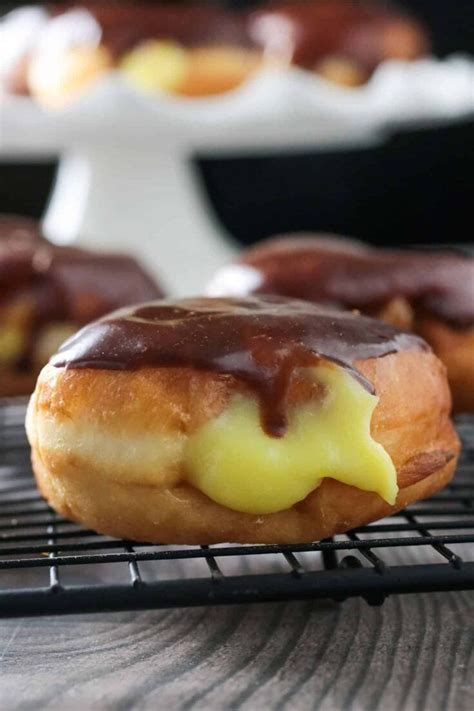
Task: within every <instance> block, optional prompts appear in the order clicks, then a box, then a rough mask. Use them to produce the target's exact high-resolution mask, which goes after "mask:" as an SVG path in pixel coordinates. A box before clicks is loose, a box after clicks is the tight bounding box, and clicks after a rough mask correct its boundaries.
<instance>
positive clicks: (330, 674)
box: [0, 592, 474, 711]
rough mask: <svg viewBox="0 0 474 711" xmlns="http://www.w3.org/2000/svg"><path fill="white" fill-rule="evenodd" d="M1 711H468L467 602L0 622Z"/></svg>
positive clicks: (472, 650) (433, 599)
mask: <svg viewBox="0 0 474 711" xmlns="http://www.w3.org/2000/svg"><path fill="white" fill-rule="evenodd" d="M0 660H1V661H0V666H1V677H0V708H1V709H2V711H7V710H8V709H24V710H25V711H30V710H31V709H35V708H38V709H67V710H68V711H69V710H70V709H76V708H77V709H81V710H82V711H83V710H84V709H90V708H93V709H120V710H122V709H129V708H136V709H169V711H174V710H175V709H188V708H189V709H191V708H193V709H234V708H239V709H249V710H253V709H259V710H260V709H265V710H266V709H277V708H278V709H280V708H282V709H283V708H284V709H297V710H298V711H299V710H300V709H316V708H317V709H327V710H329V709H355V710H360V711H368V710H369V709H375V708H380V709H383V710H384V711H386V710H388V711H391V710H392V709H409V710H411V709H413V711H415V710H416V711H421V710H422V709H426V711H436V710H438V709H439V710H440V711H449V710H451V709H452V710H453V711H463V709H470V708H472V702H473V690H474V679H473V676H474V593H473V592H458V593H439V594H438V593H436V594H430V595H407V596H404V597H393V598H390V599H388V600H387V601H386V602H385V604H384V605H383V606H382V607H378V608H371V607H369V606H368V605H367V604H366V603H365V602H363V601H361V600H356V599H353V600H349V601H347V602H345V603H343V604H335V603H334V604H333V603H321V602H319V603H318V602H304V603H297V602H294V603H288V604H283V603H278V604H264V605H248V606H244V607H239V606H235V607H230V606H229V607H220V608H193V609H184V610H183V609H181V610H164V611H150V612H126V613H114V614H98V615H85V616H80V615H76V616H71V617H49V618H42V619H40V618H28V619H11V620H0Z"/></svg>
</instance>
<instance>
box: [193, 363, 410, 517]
mask: <svg viewBox="0 0 474 711" xmlns="http://www.w3.org/2000/svg"><path fill="white" fill-rule="evenodd" d="M314 374H315V377H316V379H317V381H318V382H320V383H322V384H323V386H324V395H323V397H322V398H321V399H317V400H313V401H310V402H308V403H304V404H300V405H295V406H294V408H293V409H290V411H289V413H288V429H287V432H286V434H285V435H284V436H283V437H280V438H275V437H270V436H269V435H268V434H266V433H265V432H264V431H263V429H262V427H261V425H260V418H259V410H258V404H257V402H256V401H255V400H254V399H252V398H251V397H246V396H243V395H237V396H235V398H234V399H233V401H232V402H231V405H230V406H229V408H228V409H227V410H225V411H224V412H223V413H221V414H220V415H219V416H218V417H217V418H215V419H213V420H210V421H209V422H207V423H206V424H205V425H203V426H202V427H201V428H200V429H199V430H197V431H196V432H195V433H194V434H193V435H192V436H191V437H190V438H189V440H188V441H187V444H186V446H185V450H184V462H185V464H184V468H185V472H186V474H185V475H186V478H187V479H189V481H190V482H191V483H192V484H193V485H194V486H195V487H196V488H197V489H199V490H200V491H202V492H203V493H204V494H206V495H207V496H209V498H211V499H212V500H213V501H216V502H217V503H219V504H223V505H224V506H227V507H228V508H231V509H234V510H236V511H242V512H244V513H252V514H268V513H275V512H276V511H282V510H284V509H288V508H290V507H291V506H293V505H294V504H296V503H298V502H299V501H302V500H303V499H305V498H306V496H308V494H309V493H311V491H313V490H314V489H316V488H317V487H318V486H319V484H320V483H321V481H322V480H323V479H324V478H325V477H331V478H333V479H336V480H338V481H340V482H343V483H345V484H349V485H351V486H355V487H357V488H359V489H363V490H364V491H373V492H376V493H377V494H379V495H380V496H381V497H382V498H383V499H385V501H387V503H389V504H394V503H395V499H396V496H397V492H398V487H397V473H396V470H395V467H394V465H393V462H392V460H391V458H390V456H389V455H388V453H387V452H386V451H385V449H384V448H383V447H382V445H381V444H379V443H377V442H375V440H374V439H373V438H372V437H371V434H370V422H371V418H372V413H373V411H374V409H375V407H376V405H377V403H378V397H377V396H375V395H372V394H370V393H369V392H368V391H367V390H366V389H365V388H364V387H363V386H362V385H361V384H360V383H359V382H358V381H357V380H356V379H355V378H354V377H352V376H351V375H350V374H349V373H348V372H347V371H345V370H344V369H342V368H339V367H337V366H334V365H332V364H329V365H325V366H320V367H318V368H315V369H314Z"/></svg>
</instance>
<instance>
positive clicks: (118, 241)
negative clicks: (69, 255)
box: [43, 146, 237, 296]
mask: <svg viewBox="0 0 474 711" xmlns="http://www.w3.org/2000/svg"><path fill="white" fill-rule="evenodd" d="M43 226H44V230H45V234H46V235H47V236H48V237H49V238H50V239H51V240H52V241H53V242H55V243H57V244H74V245H76V246H81V247H86V248H91V249H103V250H109V251H123V252H126V253H128V254H131V255H133V256H135V257H136V258H137V259H138V260H140V262H141V263H142V264H143V266H144V267H145V268H146V269H148V271H149V272H150V273H151V274H153V275H154V276H155V277H156V278H157V279H159V281H160V284H162V285H163V286H164V288H165V290H166V291H167V292H168V293H170V294H173V295H176V296H189V295H196V294H199V293H201V292H202V290H203V287H204V286H205V284H206V283H207V281H208V280H209V278H210V277H211V275H212V274H213V273H214V271H215V270H216V269H217V268H219V267H220V266H222V265H223V264H225V263H226V262H228V261H229V260H230V259H232V257H233V256H235V254H236V252H237V245H235V244H233V243H232V241H231V239H230V237H229V236H228V235H226V234H225V233H224V230H223V228H221V227H220V226H219V225H218V223H217V220H216V218H215V217H214V215H213V214H212V211H211V207H210V205H209V202H208V200H207V196H206V195H205V194H203V189H202V186H201V184H200V182H199V178H198V176H197V174H196V172H195V169H194V168H193V165H192V164H191V162H190V161H189V160H188V157H187V156H186V155H184V154H181V153H180V152H179V150H176V149H175V150H171V149H170V150H169V151H167V152H164V151H163V150H162V149H161V148H160V150H159V151H158V150H157V151H154V150H153V149H151V148H150V147H149V146H148V147H143V148H139V147H134V148H133V150H132V149H127V147H126V146H120V147H118V146H114V147H109V148H104V147H103V146H101V147H100V148H95V149H94V148H93V147H92V148H87V149H86V150H80V151H79V150H78V151H75V152H70V153H67V154H65V155H63V157H62V159H61V162H60V166H59V170H58V175H57V178H56V184H55V187H54V191H53V194H52V197H51V200H50V203H49V206H48V210H47V212H46V215H45V218H44V222H43Z"/></svg>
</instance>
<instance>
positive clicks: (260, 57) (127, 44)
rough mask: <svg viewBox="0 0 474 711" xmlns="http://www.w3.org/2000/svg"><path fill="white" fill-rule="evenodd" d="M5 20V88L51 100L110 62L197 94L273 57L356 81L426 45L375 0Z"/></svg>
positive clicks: (113, 9) (61, 9) (157, 88)
mask: <svg viewBox="0 0 474 711" xmlns="http://www.w3.org/2000/svg"><path fill="white" fill-rule="evenodd" d="M2 26H3V35H4V39H3V40H2V46H1V47H0V65H1V66H3V67H4V69H3V70H0V81H1V83H2V85H3V87H4V88H6V89H7V91H10V92H13V93H23V94H28V93H29V94H31V95H32V96H33V97H34V98H35V99H37V100H38V101H39V102H40V103H42V104H44V105H45V106H47V107H51V108H62V107H64V106H66V105H67V104H69V103H70V102H71V101H73V100H75V99H77V98H79V97H80V96H82V95H83V94H84V93H85V92H86V91H88V90H90V89H91V87H92V86H93V84H94V83H95V82H96V81H97V80H99V79H100V78H101V77H103V76H104V74H106V73H107V72H108V71H110V70H111V69H117V70H118V71H119V72H120V74H121V75H122V77H123V78H124V79H125V80H126V81H128V82H129V83H131V84H132V85H134V86H135V87H137V88H138V89H140V90H144V91H147V92H163V91H167V92H172V93H176V94H180V95H183V96H190V97H196V96H206V95H212V94H220V93H223V92H226V91H231V90H233V89H235V88H236V87H238V86H239V85H240V84H242V82H244V81H245V80H247V79H248V78H249V77H251V76H252V75H253V74H254V73H255V72H256V71H258V70H260V69H261V68H262V67H263V66H266V65H267V64H269V63H270V64H271V65H274V64H275V63H276V64H278V65H280V64H283V65H288V64H290V63H294V64H296V65H297V66H300V67H302V68H304V69H308V70H310V71H312V72H316V73H317V74H318V75H320V76H323V77H324V78H326V79H328V80H329V81H332V82H335V83H337V84H341V85H344V86H348V87H351V86H352V87H353V86H359V85H360V84H363V83H364V82H366V81H367V80H368V79H369V78H370V76H371V74H372V73H373V71H374V70H375V69H376V67H377V66H378V65H379V64H380V63H381V62H383V61H384V60H385V59H405V60H409V59H415V58H417V57H420V56H422V55H424V54H426V53H427V52H428V50H429V39H428V37H427V34H426V31H425V30H424V28H423V27H422V26H421V25H420V23H419V22H417V21H416V20H415V19H413V18H412V17H411V15H409V14H407V13H406V12H405V11H403V12H399V11H398V10H395V9H393V8H388V7H387V6H386V5H385V4H378V3H376V2H373V1H372V0H307V1H306V2H302V1H301V0H300V1H298V0H297V1H296V2H270V3H267V4H264V5H263V7H260V8H258V9H256V10H252V11H241V12H237V11H231V10H225V9H222V8H218V7H216V6H211V5H208V4H204V3H196V2H195V3H183V4H180V5H169V4H163V3H153V4H152V3H149V4H146V3H143V2H142V3H132V2H131V1H128V2H127V1H126V0H122V1H120V0H118V1H117V2H113V3H110V2H86V3H59V4H49V5H46V6H45V7H43V8H31V7H27V8H21V9H19V10H15V11H14V12H12V13H10V14H9V15H8V16H7V18H6V19H5V20H3V22H2Z"/></svg>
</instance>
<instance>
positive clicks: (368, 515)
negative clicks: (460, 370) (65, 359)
mask: <svg viewBox="0 0 474 711" xmlns="http://www.w3.org/2000/svg"><path fill="white" fill-rule="evenodd" d="M356 367H357V368H358V369H359V371H360V372H361V373H362V374H363V375H365V376H366V377H367V378H368V380H369V381H370V382H372V383H373V385H374V386H375V389H376V392H377V394H378V395H379V397H380V400H379V403H378V405H377V407H376V409H375V411H374V414H373V417H372V426H371V431H372V436H373V438H374V439H375V440H376V441H378V442H380V443H381V444H382V445H383V446H384V447H385V449H386V450H387V451H388V453H389V454H390V456H391V457H392V460H393V462H394V465H395V467H396V469H397V475H398V485H399V494H398V497H397V501H396V504H395V506H390V505H388V504H387V503H386V502H385V501H384V500H383V499H382V498H380V497H379V496H378V495H377V494H374V493H369V492H365V491H362V490H360V489H357V488H355V487H352V486H348V485H346V484H342V483H340V482H338V481H335V480H333V479H329V478H327V479H324V480H323V482H322V484H321V485H320V486H319V487H318V488H317V489H315V490H314V491H312V492H311V493H310V494H309V495H308V496H307V497H306V499H304V500H303V501H301V502H299V503H297V504H296V505H294V506H292V507H291V508H289V509H286V510H284V511H280V512H278V513H274V514H265V515H253V514H246V513H241V512H238V511H233V510H231V509H229V508H227V507H225V506H222V505H220V504H217V503H215V502H214V501H212V500H211V499H209V498H208V497H207V496H205V495H204V494H202V493H201V492H200V491H198V490H197V489H195V488H194V487H193V486H191V485H190V484H189V483H187V481H186V480H185V478H184V476H183V472H182V471H181V470H180V462H179V458H178V460H177V461H176V462H172V463H171V464H169V465H168V466H167V467H162V468H161V469H160V470H156V469H153V468H151V467H150V466H149V464H147V460H146V457H145V449H144V448H142V447H141V445H140V442H141V441H142V440H141V439H140V437H142V436H144V435H147V436H148V435H150V436H151V438H152V439H151V441H153V438H154V437H155V436H156V437H157V438H158V437H160V436H163V435H175V436H178V437H179V436H186V434H187V433H190V432H192V431H194V430H195V429H196V428H197V427H199V426H200V425H202V424H204V422H206V421H207V420H208V419H210V418H211V417H215V416H217V415H218V414H219V413H220V412H221V411H222V410H223V408H224V407H225V406H226V403H227V402H228V400H229V398H230V397H231V396H232V395H233V394H234V393H235V392H237V391H240V392H245V391H246V389H245V386H244V385H242V383H241V382H239V381H237V380H236V379H235V378H233V377H232V376H228V375H219V374H216V373H212V372H205V371H198V370H195V369H192V368H190V367H189V368H183V367H181V368H174V367H173V368H172V367H170V368H143V369H141V370H137V371H125V372H124V371H110V370H92V369H82V370H79V369H78V370H74V369H69V370H68V369H64V368H55V367H53V366H46V367H45V368H44V369H43V371H42V373H41V375H40V378H39V381H38V384H37V388H36V391H35V393H34V395H33V397H32V399H31V402H30V405H29V411H28V417H27V430H28V436H29V439H30V443H31V445H32V462H33V469H34V472H35V476H36V479H37V483H38V486H39V488H40V490H41V492H42V494H43V496H44V497H45V498H46V499H47V500H48V501H49V503H50V504H51V506H52V507H53V508H54V509H56V510H57V511H58V512H59V513H60V514H62V515H64V516H65V517H66V518H69V519H72V520H73V521H76V522H78V523H81V524H83V525H85V526H86V527H88V528H91V529H93V530H96V531H98V532H100V533H104V534H108V535H112V536H116V537H119V538H127V539H131V540H141V541H149V542H156V543H176V544H201V545H203V544H213V543H221V542H239V543H302V542H308V541H313V540H318V539H321V538H326V537H328V536H331V535H334V534H336V533H342V532H344V531H347V530H348V529H350V528H353V527H356V526H360V525H364V524H366V523H369V522H371V521H374V520H376V519H378V518H380V517H383V516H386V515H389V514H391V513H394V512H395V511H397V510H399V509H401V508H403V507H405V506H406V505H408V504H409V503H411V502H413V501H416V500H419V499H423V498H425V497H428V496H431V495H432V494H434V493H435V492H436V491H438V490H439V489H441V488H442V487H443V486H444V485H445V484H447V483H448V482H449V480H450V479H451V478H452V476H453V473H454V470H455V466H456V461H457V457H458V454H459V449H460V445H459V440H458V437H457V435H456V432H455V430H454V428H453V425H452V423H451V421H450V418H449V413H450V407H451V399H450V393H449V388H448V386H447V382H446V376H445V368H444V366H443V365H442V364H441V362H440V361H439V360H438V359H437V358H436V356H435V355H434V354H433V353H431V352H422V351H406V352H399V353H393V354H390V355H387V356H384V357H380V358H371V359H367V360H364V361H359V362H357V363H356ZM247 392H248V391H247ZM305 397H307V395H305V394H304V393H302V390H301V387H300V386H299V384H298V383H297V382H296V383H295V385H294V386H293V385H292V386H291V388H290V391H289V401H290V402H296V401H298V400H300V399H302V398H303V399H304V398H305ZM76 426H77V427H80V428H82V429H81V431H82V432H83V433H84V432H87V433H88V434H90V436H91V437H93V438H95V439H94V447H93V448H92V453H91V452H90V451H86V450H84V449H81V448H80V447H78V446H77V439H75V436H74V434H70V435H69V436H64V434H63V435H61V437H59V435H56V436H54V433H56V432H58V431H59V429H60V428H61V427H63V428H64V427H66V430H64V429H63V430H61V432H63V433H64V432H66V433H67V432H68V431H69V430H68V429H67V427H72V430H71V432H72V433H74V427H76ZM51 432H53V436H51ZM107 440H112V441H113V442H114V443H115V442H120V443H121V448H120V446H119V447H118V449H119V450H120V451H117V459H116V461H113V457H112V458H107V457H104V458H103V459H101V458H100V457H99V456H98V455H97V454H94V452H95V453H97V452H98V451H100V447H101V446H102V445H105V443H106V442H107ZM101 443H102V444H101ZM121 465H122V466H121Z"/></svg>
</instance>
